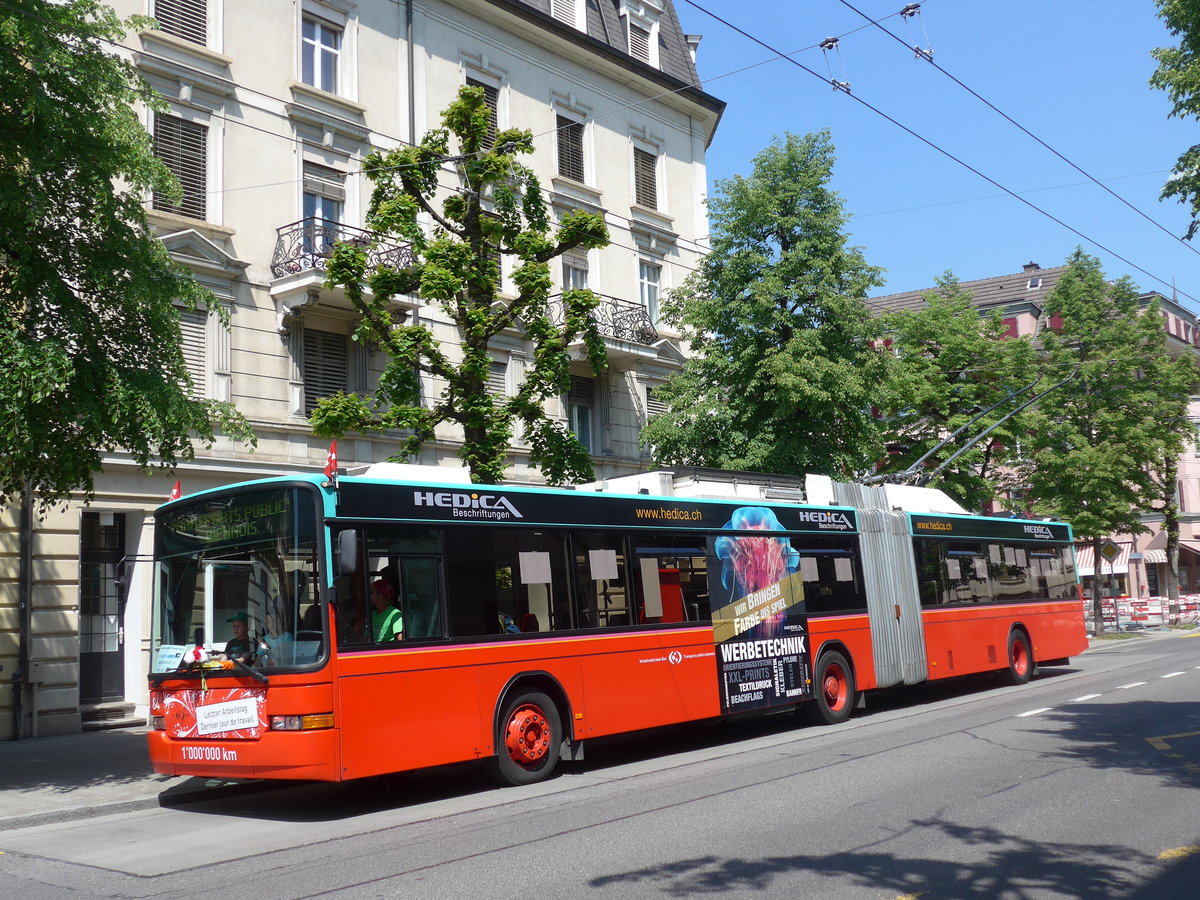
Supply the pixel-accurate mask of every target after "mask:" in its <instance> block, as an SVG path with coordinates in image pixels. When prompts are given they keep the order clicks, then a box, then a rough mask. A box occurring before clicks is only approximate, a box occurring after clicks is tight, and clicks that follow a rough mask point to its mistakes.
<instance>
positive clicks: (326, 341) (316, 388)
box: [303, 328, 350, 416]
mask: <svg viewBox="0 0 1200 900" xmlns="http://www.w3.org/2000/svg"><path fill="white" fill-rule="evenodd" d="M348 344H349V341H348V340H347V338H346V335H344V334H337V333H335V332H332V331H318V330H317V329H315V328H305V329H304V360H303V364H304V414H305V415H306V416H307V415H310V414H311V413H312V411H313V410H314V409H316V408H317V401H318V400H320V399H321V398H322V397H330V396H332V395H333V394H336V393H338V392H339V391H342V392H345V391H347V390H348V389H349V381H350V379H349V372H350V365H349V363H350V348H349V346H348Z"/></svg>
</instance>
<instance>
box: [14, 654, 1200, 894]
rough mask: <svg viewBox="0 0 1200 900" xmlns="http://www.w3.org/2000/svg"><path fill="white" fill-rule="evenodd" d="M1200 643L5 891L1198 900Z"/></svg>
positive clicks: (927, 695)
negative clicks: (839, 720)
mask: <svg viewBox="0 0 1200 900" xmlns="http://www.w3.org/2000/svg"><path fill="white" fill-rule="evenodd" d="M1198 697H1200V638H1190V637H1177V636H1167V637H1158V638H1142V639H1137V640H1131V641H1124V642H1113V643H1112V644H1110V645H1108V644H1106V645H1103V646H1101V647H1100V648H1097V649H1093V650H1091V651H1089V652H1088V653H1086V654H1084V655H1083V656H1082V657H1080V658H1079V659H1078V660H1076V661H1075V662H1074V664H1073V665H1072V666H1071V667H1070V668H1066V669H1048V670H1045V671H1044V672H1043V674H1042V675H1041V676H1040V677H1038V678H1037V679H1036V680H1035V681H1034V682H1033V683H1031V684H1029V685H1025V686H1023V687H1018V688H1011V687H1001V686H998V682H996V681H994V680H988V679H976V680H969V681H957V682H954V683H951V684H947V685H935V686H931V687H926V688H921V689H908V690H904V691H893V692H888V693H885V694H882V695H876V696H873V697H872V698H870V700H869V706H868V708H867V709H866V710H863V711H861V712H860V713H859V714H857V715H856V716H855V718H853V719H852V720H851V721H850V722H848V723H846V724H845V725H842V726H836V727H832V728H819V727H812V726H809V727H797V725H796V723H795V722H794V721H793V720H792V718H791V717H790V716H774V717H770V718H760V719H756V720H749V721H742V722H733V723H724V724H722V725H719V726H689V727H682V728H675V729H667V730H664V731H659V732H654V733H651V734H642V735H638V736H634V737H628V738H622V739H620V740H612V741H608V742H603V743H597V744H593V745H589V747H588V759H587V760H586V761H585V762H583V763H577V764H573V765H571V766H570V767H568V768H567V769H566V771H565V772H564V774H563V775H561V776H560V777H558V778H555V779H553V780H551V781H549V782H546V783H543V784H540V785H535V786H532V787H529V788H509V789H496V788H492V787H490V786H489V785H488V784H487V783H486V782H485V781H484V780H483V777H482V775H481V774H480V773H479V772H478V770H477V769H476V768H474V767H471V766H462V767H449V768H446V769H439V770H434V771H430V772H421V773H411V774H406V775H401V776H395V777H392V778H390V779H387V780H372V781H364V782H358V783H351V784H346V785H302V786H293V787H286V788H281V789H274V790H269V791H259V792H256V793H247V794H244V795H240V796H234V797H229V796H225V797H222V798H221V799H218V800H213V801H210V802H205V803H198V804H193V805H190V806H187V807H185V808H180V809H155V810H145V811H140V812H133V813H127V814H124V815H117V816H107V817H101V818H92V819H85V820H80V821H77V822H73V823H63V824H59V825H44V826H38V827H33V828H26V829H18V830H13V831H8V832H4V833H3V834H0V849H3V851H4V852H3V853H2V854H0V897H13V898H20V900H41V898H59V897H66V896H73V895H76V894H78V895H80V896H83V895H86V896H88V897H151V896H160V895H168V896H172V897H215V896H220V897H237V898H242V897H248V898H254V900H271V898H277V897H288V898H296V897H312V896H329V897H337V898H360V897H412V898H430V897H435V898H441V897H447V898H449V897H454V898H459V897H470V898H472V900H476V898H479V900H484V898H504V900H509V898H513V897H522V898H525V897H549V898H560V897H581V896H588V897H593V896H594V897H598V898H599V897H603V898H609V897H618V898H644V897H667V898H670V897H694V896H702V895H704V896H707V895H713V896H718V897H729V898H742V897H755V898H763V897H788V898H808V897H813V898H838V900H843V898H845V900H856V898H871V900H895V898H901V897H916V896H920V897H922V898H989V900H991V898H1021V900H1032V898H1138V900H1150V898H1154V900H1174V898H1181V900H1182V898H1188V900H1191V898H1194V897H1196V896H1198V895H1200V802H1198V801H1200V700H1198V699H1197V698H1198Z"/></svg>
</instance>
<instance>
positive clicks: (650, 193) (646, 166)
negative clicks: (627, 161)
mask: <svg viewBox="0 0 1200 900" xmlns="http://www.w3.org/2000/svg"><path fill="white" fill-rule="evenodd" d="M657 162H658V160H657V158H656V157H655V155H654V154H653V153H650V152H648V151H646V150H642V149H641V148H640V147H634V148H633V199H634V201H635V202H636V203H637V204H638V205H639V206H645V207H647V208H648V209H658V179H657V177H656V175H657V173H656V171H655V168H656V163H657Z"/></svg>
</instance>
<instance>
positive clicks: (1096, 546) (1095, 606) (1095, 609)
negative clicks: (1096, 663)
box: [1092, 537, 1116, 637]
mask: <svg viewBox="0 0 1200 900" xmlns="http://www.w3.org/2000/svg"><path fill="white" fill-rule="evenodd" d="M1101 540H1102V539H1101V538H1098V537H1095V538H1092V630H1093V631H1094V633H1095V634H1096V636H1097V637H1099V636H1100V635H1102V634H1104V592H1103V590H1102V589H1101V587H1100V569H1101V565H1100V560H1101V559H1103V557H1102V556H1101V555H1100V544H1101ZM1113 603H1114V604H1115V603H1116V598H1115V597H1114V598H1113ZM1114 608H1115V607H1114Z"/></svg>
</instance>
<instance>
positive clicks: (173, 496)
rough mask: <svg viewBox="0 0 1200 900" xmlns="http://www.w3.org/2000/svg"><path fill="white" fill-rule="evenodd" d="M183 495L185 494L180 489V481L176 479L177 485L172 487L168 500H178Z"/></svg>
mask: <svg viewBox="0 0 1200 900" xmlns="http://www.w3.org/2000/svg"><path fill="white" fill-rule="evenodd" d="M182 496H183V491H181V490H180V489H179V482H178V481H176V482H175V487H173V488H171V496H170V497H168V498H167V499H168V500H178V499H179V498H180V497H182Z"/></svg>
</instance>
